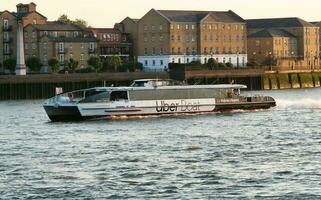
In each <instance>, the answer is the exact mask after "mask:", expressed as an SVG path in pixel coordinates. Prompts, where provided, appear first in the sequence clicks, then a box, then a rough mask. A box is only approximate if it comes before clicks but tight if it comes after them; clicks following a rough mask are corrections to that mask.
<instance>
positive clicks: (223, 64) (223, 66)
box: [218, 62, 226, 68]
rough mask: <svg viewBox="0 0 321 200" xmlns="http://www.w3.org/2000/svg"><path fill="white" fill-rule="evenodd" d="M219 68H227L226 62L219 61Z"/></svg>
mask: <svg viewBox="0 0 321 200" xmlns="http://www.w3.org/2000/svg"><path fill="white" fill-rule="evenodd" d="M218 68H226V64H225V63H221V62H220V63H218Z"/></svg>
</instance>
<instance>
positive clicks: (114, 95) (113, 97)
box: [110, 91, 128, 101]
mask: <svg viewBox="0 0 321 200" xmlns="http://www.w3.org/2000/svg"><path fill="white" fill-rule="evenodd" d="M119 100H128V95H127V91H113V92H111V93H110V101H119Z"/></svg>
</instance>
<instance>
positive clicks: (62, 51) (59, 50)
mask: <svg viewBox="0 0 321 200" xmlns="http://www.w3.org/2000/svg"><path fill="white" fill-rule="evenodd" d="M58 53H59V54H66V53H68V49H67V48H63V49H60V48H59V49H58Z"/></svg>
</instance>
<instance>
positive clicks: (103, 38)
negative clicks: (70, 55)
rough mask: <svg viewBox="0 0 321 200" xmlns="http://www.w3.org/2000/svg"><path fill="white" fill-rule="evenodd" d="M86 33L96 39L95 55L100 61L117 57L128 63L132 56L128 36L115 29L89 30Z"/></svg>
mask: <svg viewBox="0 0 321 200" xmlns="http://www.w3.org/2000/svg"><path fill="white" fill-rule="evenodd" d="M87 31H89V32H90V35H92V36H93V37H95V38H96V39H97V45H98V49H97V50H98V52H97V54H98V55H99V56H100V57H101V58H102V59H108V58H109V57H111V56H114V55H117V56H119V57H121V58H122V60H123V61H124V62H128V61H129V59H130V56H131V54H132V44H131V42H130V40H129V39H130V38H129V34H128V33H124V32H122V31H121V30H119V29H116V28H89V29H88V30H87Z"/></svg>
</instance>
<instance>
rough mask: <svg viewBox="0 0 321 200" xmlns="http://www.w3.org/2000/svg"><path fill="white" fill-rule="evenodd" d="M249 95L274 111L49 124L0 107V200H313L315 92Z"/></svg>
mask: <svg viewBox="0 0 321 200" xmlns="http://www.w3.org/2000/svg"><path fill="white" fill-rule="evenodd" d="M258 93H260V94H262V93H264V94H268V95H271V96H273V97H275V98H276V100H277V103H278V106H277V107H276V108H273V109H271V110H267V111H263V110H258V111H254V112H244V111H243V112H242V111H235V112H232V113H218V114H210V115H208V114H207V115H190V116H175V117H147V118H140V119H127V120H113V121H107V120H99V121H87V122H81V123H51V122H49V120H48V118H47V116H46V114H45V112H44V110H43V109H42V107H41V103H42V101H11V102H0V199H108V198H110V199H304V198H305V199H321V129H320V127H321V126H320V121H321V89H308V90H285V91H268V92H258ZM253 94H254V93H253Z"/></svg>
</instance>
